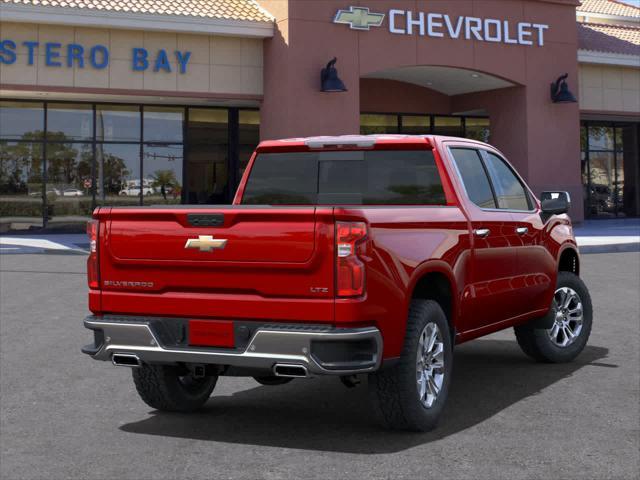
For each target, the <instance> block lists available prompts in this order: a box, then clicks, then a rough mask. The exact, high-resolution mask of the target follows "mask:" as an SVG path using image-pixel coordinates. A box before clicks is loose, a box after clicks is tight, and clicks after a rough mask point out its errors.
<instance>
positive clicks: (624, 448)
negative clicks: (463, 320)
mask: <svg viewBox="0 0 640 480" xmlns="http://www.w3.org/2000/svg"><path fill="white" fill-rule="evenodd" d="M84 263H85V258H84V257H83V256H80V255H78V256H76V255H29V254H25V255H0V270H1V272H0V291H1V296H0V309H1V310H0V414H1V415H0V417H1V418H0V419H1V423H0V478H2V479H17V478H46V479H63V478H64V479H68V478H78V479H93V478H100V479H103V478H104V479H107V478H108V479H112V478H127V479H128V478H130V479H143V478H144V479H146V478H149V479H151V478H153V479H164V478H167V479H174V478H179V477H184V478H234V479H235V478H246V479H255V478H269V479H271V478H322V479H328V478H366V479H370V478H389V479H396V478H455V479H462V478H473V479H480V478H486V479H499V478H505V479H519V478H530V479H554V480H555V479H569V478H571V479H573V478H575V479H580V480H587V479H636V478H638V475H639V473H640V467H639V462H640V454H639V448H640V438H639V437H640V428H639V424H640V411H639V409H640V407H639V405H640V394H639V383H640V357H639V350H640V337H639V331H640V325H639V322H640V320H639V316H640V304H639V300H638V291H639V290H640V254H638V253H616V254H597V255H585V256H584V257H583V272H584V278H585V280H586V282H587V284H588V286H589V287H590V289H591V291H592V295H593V302H594V307H595V320H594V321H595V324H594V331H593V334H592V337H591V341H590V345H589V346H588V348H587V349H586V350H585V352H584V353H583V354H582V356H581V357H579V359H578V360H577V361H576V362H575V363H572V364H568V365H539V364H536V363H533V362H531V361H530V360H528V359H527V358H526V357H525V356H524V355H523V354H522V353H521V352H520V350H519V348H518V346H517V345H516V343H515V341H514V339H513V334H512V332H511V331H505V332H501V333H499V334H496V335H492V336H491V337H488V338H486V339H482V340H477V341H474V342H471V343H468V344H465V345H463V346H460V347H459V348H458V349H457V350H456V354H455V362H456V363H455V367H454V380H453V386H452V391H451V393H450V398H449V403H448V407H447V409H446V413H445V417H444V418H443V421H442V423H441V426H440V427H439V429H437V430H436V431H435V432H432V433H429V434H407V433H389V432H385V431H382V430H380V429H379V428H377V427H376V426H375V425H373V424H372V423H371V420H370V414H369V410H368V406H367V403H366V395H365V388H366V387H365V385H360V386H358V387H356V388H354V389H351V390H347V389H346V388H344V387H343V386H342V385H341V384H340V382H339V381H338V380H337V379H321V380H317V379H316V380H296V381H294V382H292V383H290V384H288V385H284V386H278V387H265V386H260V385H258V384H257V383H255V382H254V381H253V380H252V379H235V378H222V379H221V380H220V382H219V383H218V387H217V388H216V391H215V392H214V396H213V397H212V398H211V400H210V401H209V403H208V404H207V407H206V409H205V410H204V411H202V412H200V413H197V414H194V415H182V414H165V413H157V412H154V411H152V410H150V409H149V408H148V407H147V406H146V405H145V404H143V403H142V402H141V401H140V400H139V399H138V397H137V395H136V394H135V392H134V389H133V385H132V381H131V375H130V372H129V371H128V370H127V369H124V368H115V367H112V366H111V365H110V364H106V363H101V362H94V361H92V360H90V359H89V358H87V357H85V356H84V355H82V354H81V353H80V346H81V345H83V344H85V343H88V342H89V340H90V335H89V332H88V331H86V330H85V329H84V328H82V326H81V320H82V318H83V316H84V315H85V314H86V292H85V290H86V287H85V285H86V282H85V276H84V268H85V267H84Z"/></svg>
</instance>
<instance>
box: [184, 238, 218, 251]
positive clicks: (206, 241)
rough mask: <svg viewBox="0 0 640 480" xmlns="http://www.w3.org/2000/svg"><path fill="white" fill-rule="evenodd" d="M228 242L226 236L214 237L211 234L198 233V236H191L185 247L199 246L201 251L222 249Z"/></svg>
mask: <svg viewBox="0 0 640 480" xmlns="http://www.w3.org/2000/svg"><path fill="white" fill-rule="evenodd" d="M226 244H227V239H226V238H213V237H212V236H211V235H198V238H190V239H189V240H187V243H185V244H184V248H197V249H198V250H200V251H201V252H210V251H211V250H222V249H223V248H224V247H225V245H226Z"/></svg>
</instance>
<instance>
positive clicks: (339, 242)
mask: <svg viewBox="0 0 640 480" xmlns="http://www.w3.org/2000/svg"><path fill="white" fill-rule="evenodd" d="M366 236H367V226H366V225H365V224H364V223H363V222H336V277H337V280H336V284H337V288H336V290H337V296H338V297H359V296H361V295H363V294H364V276H365V275H364V263H362V261H361V260H360V259H359V258H358V251H357V248H358V244H359V243H360V242H362V240H364V239H365V238H366Z"/></svg>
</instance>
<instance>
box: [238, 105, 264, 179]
mask: <svg viewBox="0 0 640 480" xmlns="http://www.w3.org/2000/svg"><path fill="white" fill-rule="evenodd" d="M238 124H239V125H238V166H239V172H238V182H240V179H241V178H242V175H243V174H244V171H245V169H246V168H247V165H248V163H249V160H250V159H251V155H252V154H253V151H254V150H255V148H256V147H257V146H258V143H260V112H259V111H258V110H240V112H239V113H238ZM234 190H235V186H234Z"/></svg>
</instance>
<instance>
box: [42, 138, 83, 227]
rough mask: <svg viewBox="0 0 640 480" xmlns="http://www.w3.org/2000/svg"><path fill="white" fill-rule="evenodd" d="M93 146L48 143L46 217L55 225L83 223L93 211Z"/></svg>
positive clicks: (50, 223)
mask: <svg viewBox="0 0 640 480" xmlns="http://www.w3.org/2000/svg"><path fill="white" fill-rule="evenodd" d="M92 163H93V145H92V144H90V143H49V144H47V163H46V165H47V220H48V222H49V225H50V226H51V225H52V223H54V222H55V224H56V226H63V225H71V224H74V223H84V222H85V221H86V220H87V219H88V218H89V217H90V216H91V211H92V210H93V208H92V207H93V197H92V192H91V175H92Z"/></svg>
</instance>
